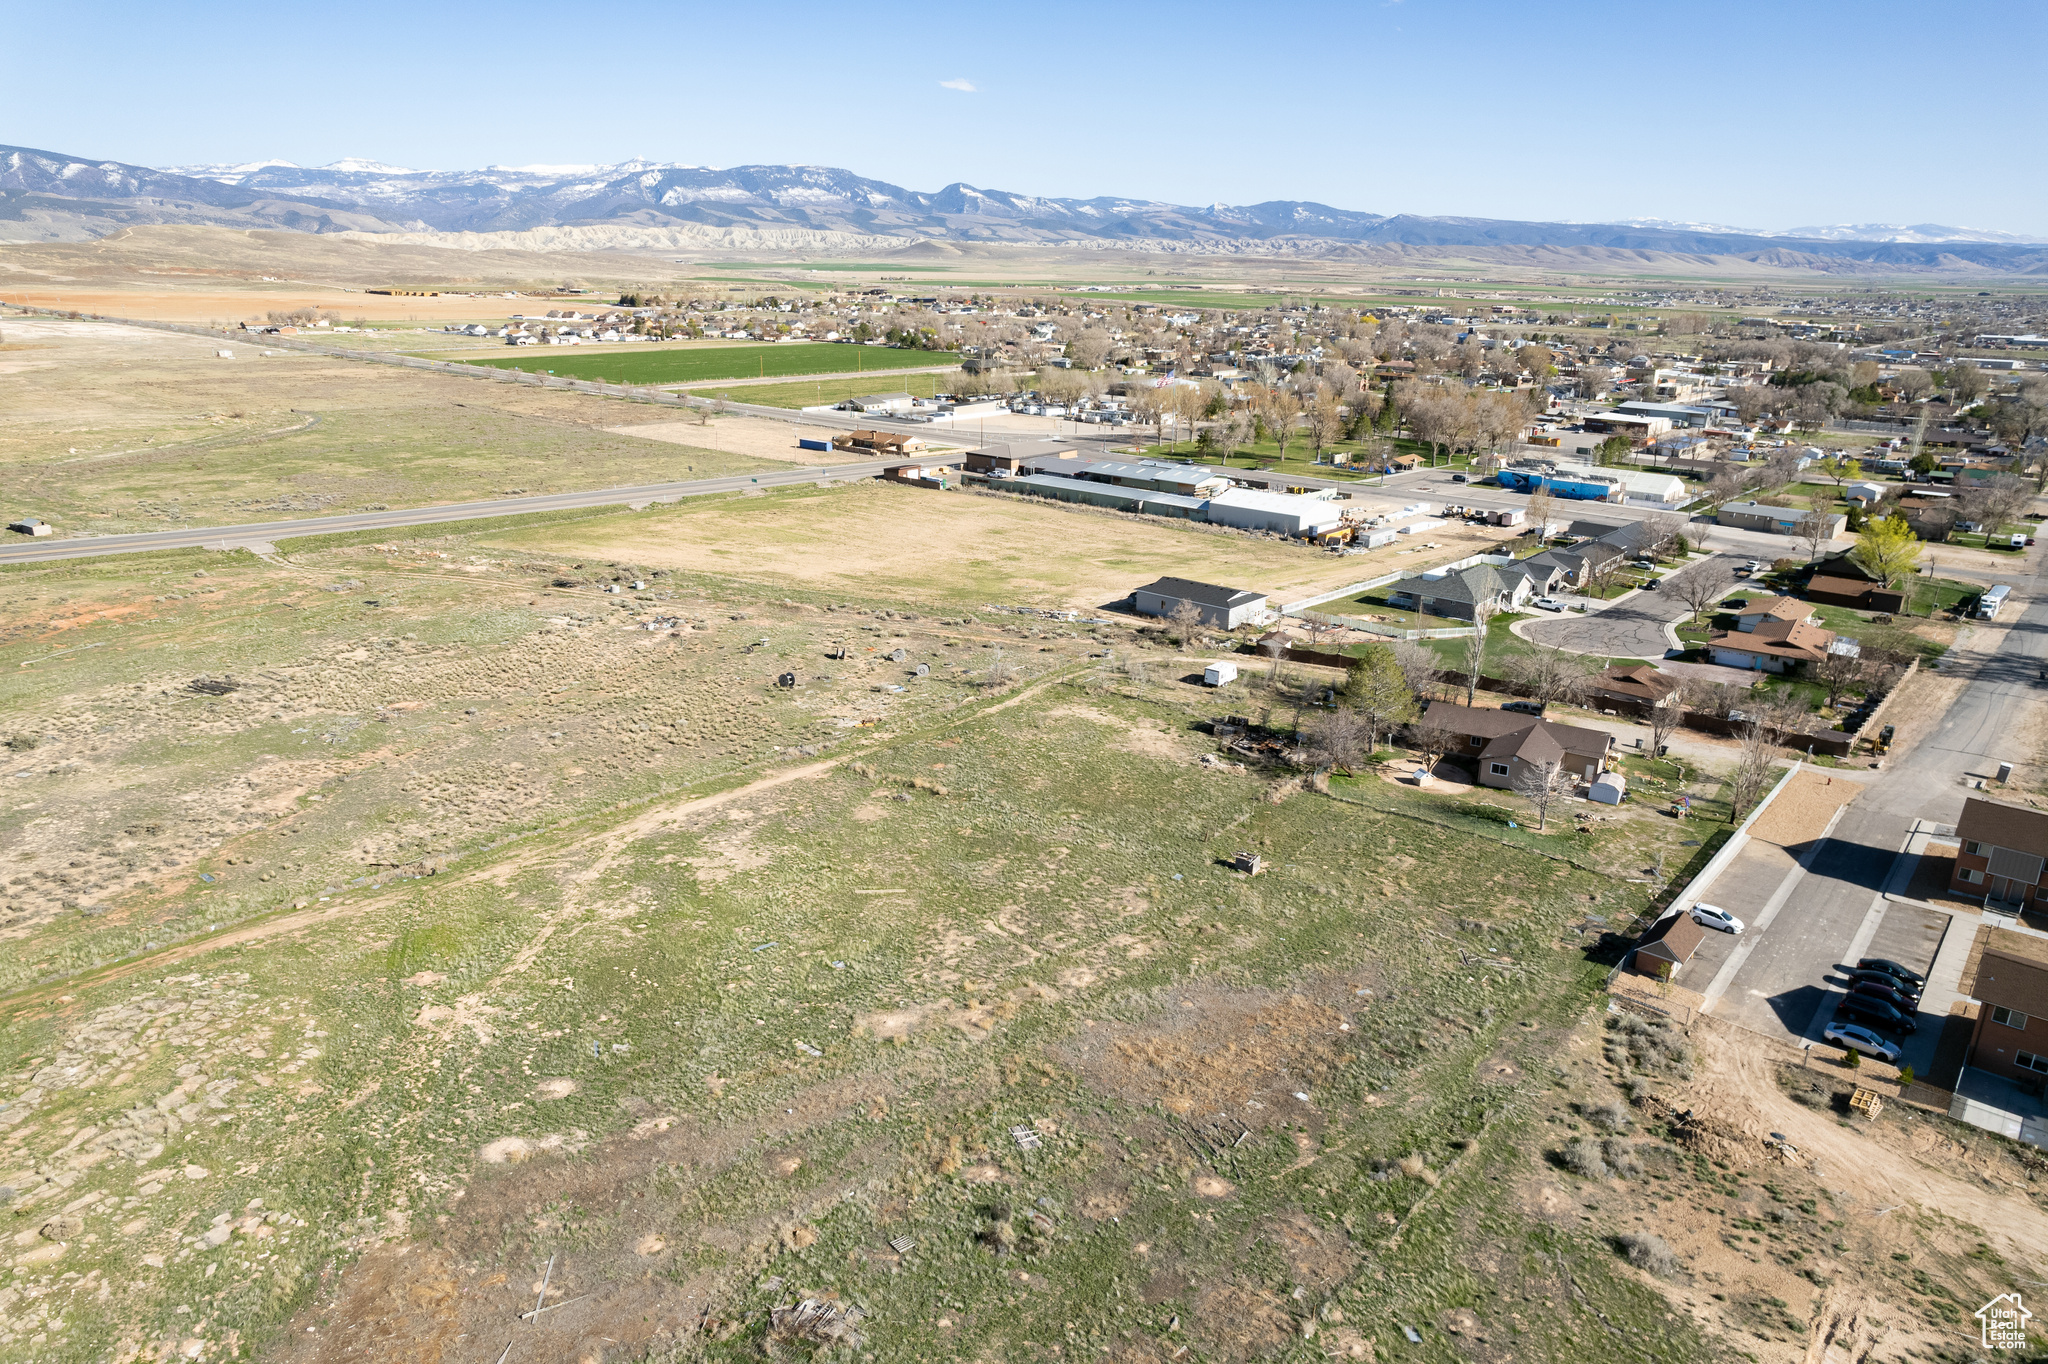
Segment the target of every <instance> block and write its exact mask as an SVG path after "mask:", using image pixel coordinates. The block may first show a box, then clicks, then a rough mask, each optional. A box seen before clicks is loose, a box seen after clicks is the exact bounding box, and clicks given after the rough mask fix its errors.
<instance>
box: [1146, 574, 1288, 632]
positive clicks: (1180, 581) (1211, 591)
mask: <svg viewBox="0 0 2048 1364" xmlns="http://www.w3.org/2000/svg"><path fill="white" fill-rule="evenodd" d="M1184 601H1186V602H1193V603H1194V604H1195V606H1196V607H1197V608H1198V609H1200V611H1201V613H1202V623H1203V624H1205V625H1214V626H1217V627H1219V628H1221V629H1225V630H1235V629H1236V628H1237V627H1238V626H1240V625H1244V624H1246V623H1248V622H1249V623H1256V622H1257V621H1259V620H1260V619H1262V618H1263V617H1264V616H1265V615H1266V596H1265V594H1264V593H1262V592H1250V591H1246V590H1245V589H1243V588H1237V587H1219V586H1217V585H1216V584H1215V583H1198V582H1195V581H1193V580H1191V579H1188V578H1161V579H1159V580H1158V581H1156V582H1150V583H1147V584H1145V586H1143V587H1141V588H1138V589H1137V590H1136V591H1135V592H1133V593H1131V606H1132V608H1133V609H1134V610H1136V611H1137V613H1138V614H1139V615H1141V616H1171V615H1172V614H1173V613H1174V611H1175V610H1176V609H1178V608H1179V606H1180V604H1181V603H1182V602H1184Z"/></svg>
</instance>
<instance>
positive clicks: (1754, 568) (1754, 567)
mask: <svg viewBox="0 0 2048 1364" xmlns="http://www.w3.org/2000/svg"><path fill="white" fill-rule="evenodd" d="M1747 567H1748V569H1749V571H1750V572H1751V573H1761V572H1763V571H1764V561H1763V560H1762V559H1751V560H1750V561H1749V563H1748V565H1747Z"/></svg>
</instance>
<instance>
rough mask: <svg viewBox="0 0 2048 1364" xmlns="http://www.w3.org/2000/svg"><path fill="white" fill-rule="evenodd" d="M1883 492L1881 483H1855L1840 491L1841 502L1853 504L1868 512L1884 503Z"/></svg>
mask: <svg viewBox="0 0 2048 1364" xmlns="http://www.w3.org/2000/svg"><path fill="white" fill-rule="evenodd" d="M1884 492H1885V488H1884V484H1882V483H1866V482H1856V483H1851V484H1850V485H1849V486H1848V487H1846V488H1844V489H1843V490H1842V500H1843V501H1845V502H1854V503H1856V504H1857V505H1859V506H1861V507H1863V508H1864V509H1865V510H1868V509H1869V508H1871V507H1874V506H1876V505H1877V504H1878V503H1880V502H1882V501H1884Z"/></svg>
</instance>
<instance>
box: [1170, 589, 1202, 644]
mask: <svg viewBox="0 0 2048 1364" xmlns="http://www.w3.org/2000/svg"><path fill="white" fill-rule="evenodd" d="M1166 620H1167V623H1168V624H1169V625H1171V626H1172V627H1173V634H1174V638H1175V639H1178V640H1179V641H1180V644H1181V647H1182V648H1187V647H1188V646H1190V645H1192V644H1193V643H1194V641H1195V633H1196V631H1198V630H1200V629H1201V628H1202V608H1201V607H1200V606H1197V605H1196V604H1195V603H1194V602H1191V601H1189V600H1188V599H1187V598H1186V597H1182V598H1181V599H1180V600H1179V601H1177V602H1175V603H1174V607H1173V610H1171V611H1169V612H1167V615H1166Z"/></svg>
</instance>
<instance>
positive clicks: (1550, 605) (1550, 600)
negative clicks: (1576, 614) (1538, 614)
mask: <svg viewBox="0 0 2048 1364" xmlns="http://www.w3.org/2000/svg"><path fill="white" fill-rule="evenodd" d="M1529 605H1531V606H1533V607H1535V608H1536V609H1537V610H1538V611H1562V610H1564V603H1563V602H1561V601H1559V600H1558V599H1557V598H1555V597H1538V598H1537V599H1536V600H1535V601H1532V602H1530V603H1529Z"/></svg>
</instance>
